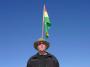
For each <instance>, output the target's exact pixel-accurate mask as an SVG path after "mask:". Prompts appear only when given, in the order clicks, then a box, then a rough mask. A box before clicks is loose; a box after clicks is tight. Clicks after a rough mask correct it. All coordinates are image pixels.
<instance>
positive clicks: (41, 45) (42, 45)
mask: <svg viewBox="0 0 90 67" xmlns="http://www.w3.org/2000/svg"><path fill="white" fill-rule="evenodd" d="M34 48H35V49H37V50H38V51H45V50H46V49H48V48H49V43H48V42H47V41H45V40H44V39H39V40H38V41H36V42H34Z"/></svg>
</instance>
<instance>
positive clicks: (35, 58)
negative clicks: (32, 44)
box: [28, 54, 38, 61]
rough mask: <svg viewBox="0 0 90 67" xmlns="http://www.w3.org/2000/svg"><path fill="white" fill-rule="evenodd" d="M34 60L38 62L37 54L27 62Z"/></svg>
mask: <svg viewBox="0 0 90 67" xmlns="http://www.w3.org/2000/svg"><path fill="white" fill-rule="evenodd" d="M36 60H38V58H37V54H35V55H33V56H31V57H30V58H29V60H28V61H36Z"/></svg>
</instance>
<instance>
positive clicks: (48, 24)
mask: <svg viewBox="0 0 90 67" xmlns="http://www.w3.org/2000/svg"><path fill="white" fill-rule="evenodd" d="M43 22H44V31H45V36H46V38H48V37H49V33H48V32H49V29H50V27H51V22H50V19H49V16H48V12H47V10H46V7H45V5H44V10H43Z"/></svg>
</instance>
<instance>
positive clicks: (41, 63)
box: [27, 53, 59, 67]
mask: <svg viewBox="0 0 90 67" xmlns="http://www.w3.org/2000/svg"><path fill="white" fill-rule="evenodd" d="M27 67H59V62H58V60H57V59H56V58H55V57H54V56H53V55H51V54H49V53H47V55H39V53H37V54H36V55H34V56H32V57H31V58H30V59H29V60H28V63H27Z"/></svg>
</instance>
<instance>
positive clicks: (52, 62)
mask: <svg viewBox="0 0 90 67" xmlns="http://www.w3.org/2000/svg"><path fill="white" fill-rule="evenodd" d="M34 48H35V49H36V50H37V51H38V53H37V54H36V55H34V56H32V57H31V58H30V59H29V60H28V63H27V67H59V62H58V60H57V59H56V58H55V57H54V56H53V55H51V54H50V53H48V52H47V51H46V49H48V48H49V43H48V42H47V41H45V40H44V39H39V40H38V41H36V42H35V43H34Z"/></svg>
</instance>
